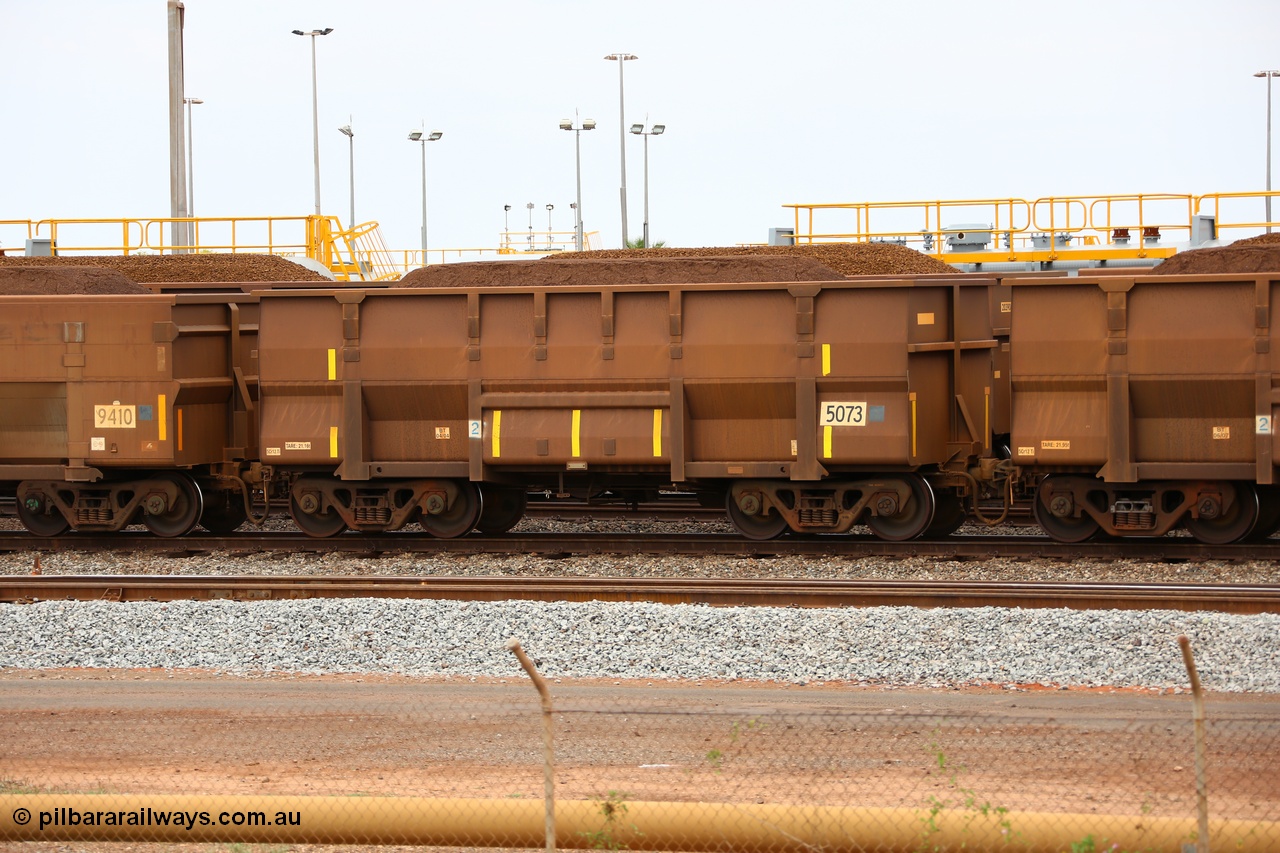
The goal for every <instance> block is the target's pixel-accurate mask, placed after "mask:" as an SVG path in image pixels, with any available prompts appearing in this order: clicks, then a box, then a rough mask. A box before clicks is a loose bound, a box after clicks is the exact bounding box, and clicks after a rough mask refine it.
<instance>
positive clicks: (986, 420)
mask: <svg viewBox="0 0 1280 853" xmlns="http://www.w3.org/2000/svg"><path fill="white" fill-rule="evenodd" d="M982 396H983V403H984V405H985V407H986V408H985V411H984V412H983V414H982V446H983V447H984V448H986V449H987V450H990V449H991V389H990V388H983V389H982Z"/></svg>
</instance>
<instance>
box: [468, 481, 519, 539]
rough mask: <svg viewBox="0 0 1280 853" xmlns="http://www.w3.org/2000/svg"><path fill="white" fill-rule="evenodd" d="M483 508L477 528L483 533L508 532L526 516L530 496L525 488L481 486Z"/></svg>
mask: <svg viewBox="0 0 1280 853" xmlns="http://www.w3.org/2000/svg"><path fill="white" fill-rule="evenodd" d="M480 496H481V497H482V498H483V501H482V503H483V505H484V506H483V508H482V509H481V510H480V519H479V520H478V521H476V530H479V531H480V532H481V533H506V532H507V531H508V530H510V529H511V528H513V527H515V526H516V525H517V524H519V523H520V519H522V518H524V511H525V507H527V506H528V503H529V496H528V495H527V494H526V493H525V490H524V489H520V488H508V487H502V486H490V487H484V486H482V487H481V488H480Z"/></svg>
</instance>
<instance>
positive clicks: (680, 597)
mask: <svg viewBox="0 0 1280 853" xmlns="http://www.w3.org/2000/svg"><path fill="white" fill-rule="evenodd" d="M314 598H414V599H437V600H451V601H503V600H513V599H518V600H522V601H628V602H653V603H660V604H707V605H716V606H736V607H750V606H771V607H883V606H907V607H925V608H929V607H947V608H967V607H1020V608H1049V607H1058V608H1062V607H1065V608H1071V609H1076V610H1107V609H1118V610H1184V611H1217V612H1224V613H1236V614H1254V613H1280V585H1258V586H1214V585H1188V584H1077V583H1049V582H1037V583H1000V582H968V581H951V582H939V581H927V582H900V581H836V580H797V579H771V580H739V579H705V580H702V579H684V578H680V579H673V578H577V577H574V578H564V577H553V578H541V577H539V578H529V577H521V578H511V577H403V576H396V577H350V576H327V575H326V576H320V575H310V576H287V577H275V576H260V575H252V576H251V575H240V576H180V577H176V576H156V575H98V576H91V575H59V576H34V577H32V576H17V577H3V578H0V602H6V603H15V604H21V603H33V602H37V601H54V600H77V601H99V600H106V601H126V602H134V601H179V600H193V601H218V600H230V601H282V600H300V599H314Z"/></svg>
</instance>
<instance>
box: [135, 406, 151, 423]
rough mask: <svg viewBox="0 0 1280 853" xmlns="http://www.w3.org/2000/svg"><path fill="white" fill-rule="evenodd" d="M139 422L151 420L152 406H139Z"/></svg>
mask: <svg viewBox="0 0 1280 853" xmlns="http://www.w3.org/2000/svg"><path fill="white" fill-rule="evenodd" d="M138 420H140V421H149V420H151V407H150V406H139V407H138Z"/></svg>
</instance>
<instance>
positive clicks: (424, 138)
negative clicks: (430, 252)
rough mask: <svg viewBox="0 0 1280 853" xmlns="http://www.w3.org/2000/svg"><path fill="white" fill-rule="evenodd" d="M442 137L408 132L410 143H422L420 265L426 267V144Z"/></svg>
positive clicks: (439, 134) (418, 131) (441, 134)
mask: <svg viewBox="0 0 1280 853" xmlns="http://www.w3.org/2000/svg"><path fill="white" fill-rule="evenodd" d="M442 136H444V132H443V131H439V130H433V131H431V132H430V133H428V134H423V132H422V131H420V130H413V131H410V132H409V140H410V141H411V142H420V143H422V265H423V266H424V267H425V266H426V265H427V143H428V142H435V141H436V140H437V139H439V138H440V137H442Z"/></svg>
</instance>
